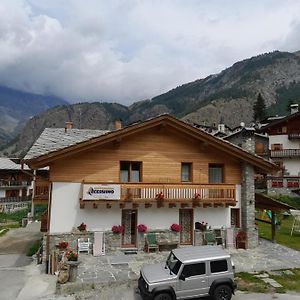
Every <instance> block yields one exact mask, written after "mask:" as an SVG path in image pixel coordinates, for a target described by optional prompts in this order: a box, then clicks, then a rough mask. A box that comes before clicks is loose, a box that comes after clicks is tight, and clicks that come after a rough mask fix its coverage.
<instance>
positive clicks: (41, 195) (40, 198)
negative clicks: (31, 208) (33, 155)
mask: <svg viewBox="0 0 300 300" xmlns="http://www.w3.org/2000/svg"><path fill="white" fill-rule="evenodd" d="M48 200H49V181H36V182H35V192H34V197H33V199H32V201H33V203H34V204H47V203H48Z"/></svg>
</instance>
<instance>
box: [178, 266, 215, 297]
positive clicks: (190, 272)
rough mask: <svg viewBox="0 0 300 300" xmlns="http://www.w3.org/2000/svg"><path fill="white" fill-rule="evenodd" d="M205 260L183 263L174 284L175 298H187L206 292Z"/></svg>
mask: <svg viewBox="0 0 300 300" xmlns="http://www.w3.org/2000/svg"><path fill="white" fill-rule="evenodd" d="M206 270H207V266H206V263H205V262H199V263H191V264H185V265H184V266H183V268H182V271H181V273H180V275H179V277H178V278H179V279H178V282H177V285H176V296H177V299H187V298H192V297H196V296H201V295H204V294H207V293H208V290H209V286H208V279H207V276H206Z"/></svg>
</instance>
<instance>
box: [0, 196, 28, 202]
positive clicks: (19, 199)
mask: <svg viewBox="0 0 300 300" xmlns="http://www.w3.org/2000/svg"><path fill="white" fill-rule="evenodd" d="M19 202H31V196H22V197H1V198H0V203H19Z"/></svg>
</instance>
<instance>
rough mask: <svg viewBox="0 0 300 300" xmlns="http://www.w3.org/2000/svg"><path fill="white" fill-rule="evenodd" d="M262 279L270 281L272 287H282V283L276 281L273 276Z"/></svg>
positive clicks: (266, 281)
mask: <svg viewBox="0 0 300 300" xmlns="http://www.w3.org/2000/svg"><path fill="white" fill-rule="evenodd" d="M262 280H263V281H264V282H265V283H268V284H270V285H271V286H272V287H274V288H280V287H282V285H281V284H280V283H278V282H277V281H275V280H274V279H272V278H262Z"/></svg>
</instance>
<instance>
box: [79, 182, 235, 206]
mask: <svg viewBox="0 0 300 300" xmlns="http://www.w3.org/2000/svg"><path fill="white" fill-rule="evenodd" d="M116 202H117V203H119V204H120V207H124V205H125V203H126V202H131V203H132V204H133V206H135V207H138V205H139V204H141V203H144V204H145V207H151V206H152V204H156V205H157V206H158V207H163V206H165V205H168V206H169V207H175V206H176V205H177V204H179V205H181V207H185V206H189V205H192V206H193V207H195V206H200V207H209V206H211V207H214V206H234V205H236V194H235V185H234V184H206V185H197V184H186V185H183V184H145V183H126V184H121V185H120V198H119V199H118V200H112V199H102V200H95V199H94V200H87V199H84V197H83V198H82V199H81V200H80V207H81V208H84V205H85V204H86V203H93V205H94V207H95V208H96V207H97V204H99V203H106V204H107V205H108V208H109V206H110V205H111V204H112V203H116Z"/></svg>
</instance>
